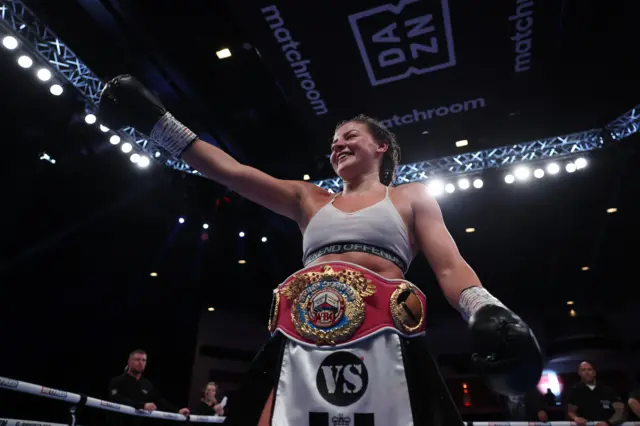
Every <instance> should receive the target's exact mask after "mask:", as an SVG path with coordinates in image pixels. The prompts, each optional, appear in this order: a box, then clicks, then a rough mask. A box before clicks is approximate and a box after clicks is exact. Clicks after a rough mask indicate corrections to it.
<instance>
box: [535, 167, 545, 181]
mask: <svg viewBox="0 0 640 426" xmlns="http://www.w3.org/2000/svg"><path fill="white" fill-rule="evenodd" d="M533 176H534V177H536V178H537V179H540V178H541V177H542V176H544V170H542V169H536V170H535V171H534V172H533Z"/></svg>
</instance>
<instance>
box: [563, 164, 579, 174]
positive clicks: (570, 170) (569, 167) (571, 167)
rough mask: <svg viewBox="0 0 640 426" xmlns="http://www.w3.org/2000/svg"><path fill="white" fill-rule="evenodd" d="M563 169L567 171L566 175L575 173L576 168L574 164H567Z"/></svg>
mask: <svg viewBox="0 0 640 426" xmlns="http://www.w3.org/2000/svg"><path fill="white" fill-rule="evenodd" d="M565 169H566V170H567V173H573V172H575V171H576V169H577V167H576V165H575V164H573V163H568V164H567V165H566V166H565Z"/></svg>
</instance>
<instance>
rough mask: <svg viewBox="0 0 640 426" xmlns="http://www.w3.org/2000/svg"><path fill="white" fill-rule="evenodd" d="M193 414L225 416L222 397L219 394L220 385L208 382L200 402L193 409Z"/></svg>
mask: <svg viewBox="0 0 640 426" xmlns="http://www.w3.org/2000/svg"><path fill="white" fill-rule="evenodd" d="M192 412H193V414H200V415H203V416H215V415H216V414H217V415H219V416H224V407H223V406H222V398H220V397H219V395H218V385H217V384H216V383H215V382H209V383H207V386H206V387H205V388H204V395H203V397H202V398H201V399H200V402H199V403H198V405H197V406H196V407H194V409H193V410H192Z"/></svg>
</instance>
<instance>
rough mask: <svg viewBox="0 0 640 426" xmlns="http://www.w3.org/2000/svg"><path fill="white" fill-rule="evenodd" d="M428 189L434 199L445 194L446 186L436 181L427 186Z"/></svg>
mask: <svg viewBox="0 0 640 426" xmlns="http://www.w3.org/2000/svg"><path fill="white" fill-rule="evenodd" d="M427 188H428V190H429V193H430V194H431V195H433V196H434V197H437V196H439V195H442V192H444V184H443V183H442V182H441V181H439V180H434V181H432V182H431V183H429V184H427Z"/></svg>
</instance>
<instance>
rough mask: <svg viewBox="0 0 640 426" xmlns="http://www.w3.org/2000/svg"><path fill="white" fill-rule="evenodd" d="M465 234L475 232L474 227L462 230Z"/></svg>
mask: <svg viewBox="0 0 640 426" xmlns="http://www.w3.org/2000/svg"><path fill="white" fill-rule="evenodd" d="M464 232H466V233H467V234H471V233H472V232H476V228H467V229H465V230H464Z"/></svg>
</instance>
